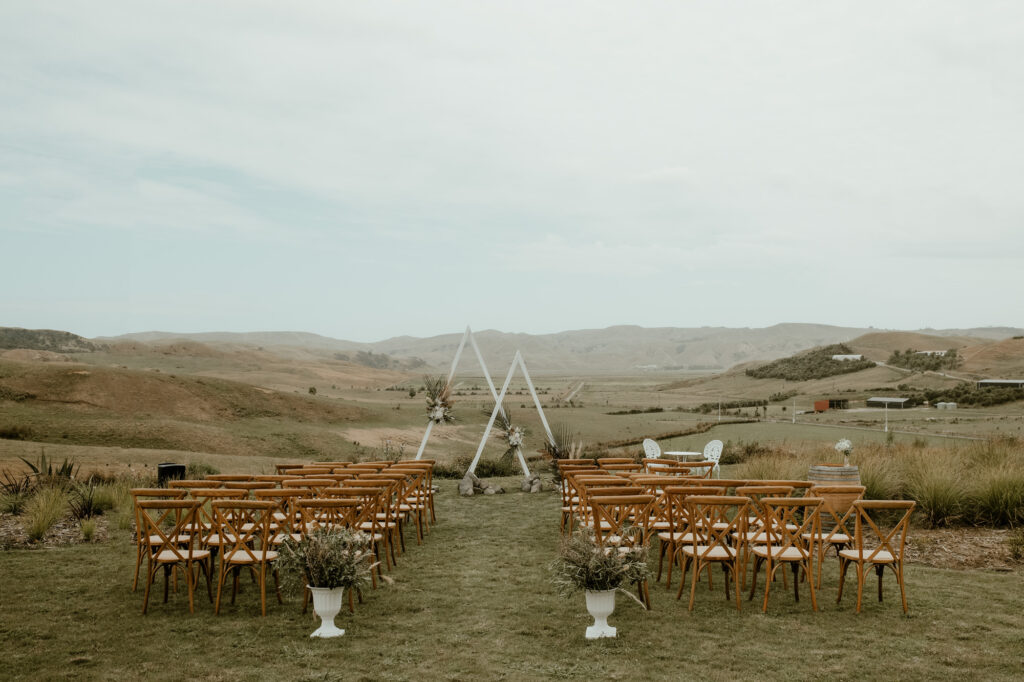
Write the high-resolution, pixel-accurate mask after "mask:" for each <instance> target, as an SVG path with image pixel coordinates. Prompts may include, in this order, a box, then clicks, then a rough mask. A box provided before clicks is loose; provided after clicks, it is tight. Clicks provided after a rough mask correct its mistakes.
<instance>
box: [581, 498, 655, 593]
mask: <svg viewBox="0 0 1024 682" xmlns="http://www.w3.org/2000/svg"><path fill="white" fill-rule="evenodd" d="M588 502H589V504H590V507H591V510H592V513H593V515H594V526H593V527H594V539H595V541H596V542H597V544H598V546H599V547H603V548H604V551H606V552H630V551H639V550H643V549H645V548H646V547H647V542H648V539H649V534H648V525H649V523H650V519H651V507H652V506H653V504H654V495H595V496H592V497H589V498H588ZM647 583H648V581H647V580H643V581H642V582H640V583H638V584H637V586H636V587H637V594H638V595H639V597H640V601H641V602H643V604H644V606H645V607H646V608H647V610H650V608H651V592H650V587H649V585H648V584H647Z"/></svg>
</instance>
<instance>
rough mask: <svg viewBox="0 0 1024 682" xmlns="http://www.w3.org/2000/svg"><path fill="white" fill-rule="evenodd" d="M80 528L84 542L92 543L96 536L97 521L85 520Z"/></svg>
mask: <svg viewBox="0 0 1024 682" xmlns="http://www.w3.org/2000/svg"><path fill="white" fill-rule="evenodd" d="M80 527H81V530H82V540H84V541H85V542H92V540H93V538H94V537H95V536H96V520H95V519H85V520H83V521H82V523H81V526H80Z"/></svg>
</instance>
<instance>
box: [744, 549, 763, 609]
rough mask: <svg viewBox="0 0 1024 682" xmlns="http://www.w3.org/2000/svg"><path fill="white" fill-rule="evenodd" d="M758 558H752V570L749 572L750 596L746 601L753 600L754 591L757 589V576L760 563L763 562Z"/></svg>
mask: <svg viewBox="0 0 1024 682" xmlns="http://www.w3.org/2000/svg"><path fill="white" fill-rule="evenodd" d="M763 561H764V559H762V558H761V557H759V556H756V557H754V569H753V570H752V571H751V572H750V596H749V597H747V601H752V600H753V599H754V591H755V590H756V589H757V574H758V573H759V572H760V571H761V562H763Z"/></svg>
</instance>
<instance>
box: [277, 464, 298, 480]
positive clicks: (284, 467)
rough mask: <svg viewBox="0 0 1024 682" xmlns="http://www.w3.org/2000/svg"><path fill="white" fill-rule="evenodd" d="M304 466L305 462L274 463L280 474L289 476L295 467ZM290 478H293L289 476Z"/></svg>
mask: <svg viewBox="0 0 1024 682" xmlns="http://www.w3.org/2000/svg"><path fill="white" fill-rule="evenodd" d="M303 466H305V465H303V464H275V465H274V469H275V470H276V471H277V473H278V474H281V475H283V476H288V472H289V471H293V470H295V469H301V468H302V467H303ZM289 478H291V477H290V476H289Z"/></svg>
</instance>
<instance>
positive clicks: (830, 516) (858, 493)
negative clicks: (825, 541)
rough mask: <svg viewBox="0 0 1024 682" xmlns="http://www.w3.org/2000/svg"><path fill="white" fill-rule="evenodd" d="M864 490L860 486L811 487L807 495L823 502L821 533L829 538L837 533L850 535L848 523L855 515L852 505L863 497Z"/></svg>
mask: <svg viewBox="0 0 1024 682" xmlns="http://www.w3.org/2000/svg"><path fill="white" fill-rule="evenodd" d="M865 490H867V488H865V487H864V486H862V485H816V486H813V487H812V488H811V489H810V490H809V491H808V492H807V494H808V495H809V496H811V497H820V498H821V499H822V500H823V502H822V503H821V511H822V520H821V532H822V533H825V534H827V535H829V536H832V535H835V534H837V533H842V534H843V535H851V533H850V526H849V522H850V521H851V520H852V519H853V516H854V514H855V510H854V508H853V503H854V502H855V501H856V500H859V499H860V498H862V497H863V496H864V491H865ZM851 536H852V535H851Z"/></svg>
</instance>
